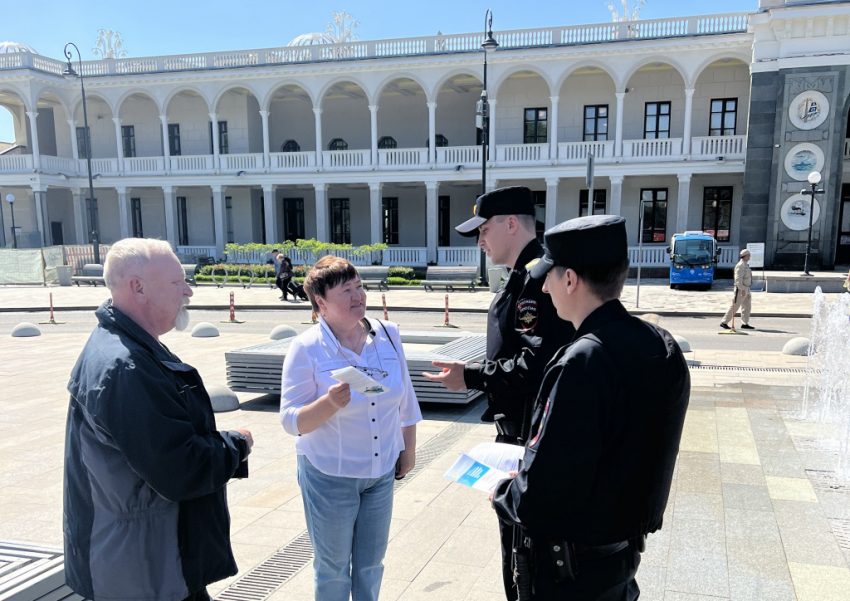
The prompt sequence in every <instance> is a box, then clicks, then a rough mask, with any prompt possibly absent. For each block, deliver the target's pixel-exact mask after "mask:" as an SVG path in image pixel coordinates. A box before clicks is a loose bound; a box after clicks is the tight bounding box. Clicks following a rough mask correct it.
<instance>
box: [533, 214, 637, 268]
mask: <svg viewBox="0 0 850 601" xmlns="http://www.w3.org/2000/svg"><path fill="white" fill-rule="evenodd" d="M544 241H545V245H546V254H545V255H544V256H543V258H541V259H540V260H539V261H538V262H537V263H536V264H535V265H534V266H533V267H532V268H531V269H530V270H529V274H530V275H531V277H533V278H535V279H540V278H542V277H543V276H545V275H546V274H547V273H548V272H549V270H550V269H552V267H554V266H555V265H560V266H562V267H571V268H572V269H577V270H578V269H586V268H594V267H602V268H604V267H616V266H618V265H620V264H622V262H623V261H624V260H626V259H628V257H629V248H628V245H627V243H626V220H625V219H624V218H623V217H620V216H619V215H590V216H588V217H578V218H576V219H570V220H569V221H564V222H563V223H559V224H558V225H556V226H555V227H553V228H551V229H548V230H546V233H545V234H544Z"/></svg>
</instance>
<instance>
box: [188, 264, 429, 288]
mask: <svg viewBox="0 0 850 601" xmlns="http://www.w3.org/2000/svg"><path fill="white" fill-rule="evenodd" d="M211 267H212V266H211ZM224 279H225V277H224V274H223V273H221V274H219V275H212V274H211V273H209V272H208V273H198V274H197V275H196V276H195V281H196V282H209V283H221V282H222V281H223V280H224ZM249 281H251V277H250V276H249V275H248V274H246V273H243V274H242V276H241V277H239V276H237V275H236V272H235V271H234V272H233V273H228V275H227V283H229V284H240V283H242V282H244V283H246V284H247V283H248V282H249ZM293 281H294V282H297V283H299V284H301V283H303V282H304V278H300V277H295V278H293ZM273 283H274V276H265V277H259V276H258V277H255V278H254V284H255V285H261V284H273ZM387 283H388V284H389V285H391V286H418V285H419V284H421V283H422V281H421V280H418V279H415V278H411V279H407V278H402V277H392V276H391V277H388V278H387Z"/></svg>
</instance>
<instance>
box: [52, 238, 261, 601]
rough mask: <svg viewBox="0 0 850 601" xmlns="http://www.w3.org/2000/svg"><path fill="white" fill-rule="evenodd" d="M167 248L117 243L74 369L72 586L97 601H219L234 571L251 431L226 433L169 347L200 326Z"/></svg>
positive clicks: (67, 518)
mask: <svg viewBox="0 0 850 601" xmlns="http://www.w3.org/2000/svg"><path fill="white" fill-rule="evenodd" d="M184 278H185V274H184V273H183V268H182V267H181V265H180V262H179V261H178V260H177V257H176V256H175V255H174V253H173V252H172V251H171V246H170V245H169V244H168V242H165V241H162V240H149V239H138V238H128V239H125V240H120V241H118V242H116V243H115V244H114V245H113V246H112V248H110V250H109V254H107V256H106V262H105V264H104V279H105V281H106V285H107V287H108V288H109V291H110V293H111V296H112V298H111V299H110V300H107V301H106V302H105V303H103V304H102V305H101V306H100V307H99V308H98V309H97V311H96V313H95V314H96V316H97V319H98V325H97V327H96V328H95V329H94V331H93V332H92V334H91V336H90V338H89V340H88V342H87V343H86V346H85V348H84V349H83V352H82V354H81V355H80V357H79V359H78V360H77V364H76V365H75V366H74V370H73V372H72V373H71V379H70V382H69V383H68V391H69V392H70V395H71V399H70V403H69V407H68V420H67V428H66V434H65V476H64V483H65V487H64V511H63V519H64V534H65V578H66V581H67V583H68V586H70V587H71V588H72V589H73V590H74V591H75V592H76V593H78V594H79V595H82V596H83V597H85V598H86V599H94V600H95V601H100V600H109V599H135V600H138V601H161V600H168V601H179V600H180V599H192V600H198V601H201V600H205V599H209V595H208V594H207V592H206V586H207V584H209V583H211V582H215V581H217V580H221V579H223V578H227V577H228V576H233V575H234V574H236V572H237V569H236V562H235V561H234V558H233V551H232V549H231V546H230V515H229V512H228V509H227V500H226V491H225V485H226V484H227V482H228V481H229V480H230V479H231V478H234V477H243V476H247V466H248V464H247V458H248V454H249V453H250V451H251V446H252V445H253V438H252V437H251V433H250V432H249V431H248V430H232V431H226V432H223V431H222V432H220V431H218V430H217V429H216V423H215V417H214V415H213V410H212V406H211V404H210V398H209V395H208V394H207V392H206V390H205V389H204V383H203V382H202V381H201V377H200V376H199V375H198V372H197V371H196V370H195V369H194V368H193V367H191V366H190V365H187V364H185V363H183V362H181V361H180V359H179V358H178V357H177V356H176V355H174V354H173V353H172V352H171V351H169V350H168V349H167V348H166V347H165V345H164V344H162V342H160V340H159V337H160V336H162V335H163V334H165V333H167V332H169V331H170V330H172V329H174V328H177V329H185V328H186V326H187V325H188V324H189V315H188V312H187V310H186V306H187V305H188V304H189V297H191V296H192V289H191V288H189V286H188V285H187V284H186V282H185V279H184Z"/></svg>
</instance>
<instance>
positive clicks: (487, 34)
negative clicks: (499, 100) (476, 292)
mask: <svg viewBox="0 0 850 601" xmlns="http://www.w3.org/2000/svg"><path fill="white" fill-rule="evenodd" d="M481 47H482V48H483V49H484V87H483V88H482V89H481V99H480V100H479V101H478V103H477V104H476V107H475V124H476V126H478V127H480V128H481V194H486V193H487V155H488V154H489V147H490V139H489V135H490V106H489V103H488V99H487V55H488V54H490V53H491V52H493V51H494V50H495V49H496V48H498V47H499V43H498V42H497V41H496V40H495V39H494V38H493V12H492V11H491V10H490V9H489V8H488V9H487V12H486V13H484V43H482V44H481ZM480 269H481V283H482V284H486V283H487V261H486V258H485V256H484V251H481V267H480Z"/></svg>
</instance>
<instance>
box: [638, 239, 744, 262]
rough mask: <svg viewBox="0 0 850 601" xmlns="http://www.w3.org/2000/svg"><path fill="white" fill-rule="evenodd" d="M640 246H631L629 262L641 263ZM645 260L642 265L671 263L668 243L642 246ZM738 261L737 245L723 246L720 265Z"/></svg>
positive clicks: (719, 260)
mask: <svg viewBox="0 0 850 601" xmlns="http://www.w3.org/2000/svg"><path fill="white" fill-rule="evenodd" d="M640 250H641V247H640V246H630V247H629V263H630V265H631V266H632V267H637V265H638V263H640V252H639V251H640ZM642 252H643V262H642V263H641V267H667V266H669V265H670V255H669V254H668V253H667V246H666V245H657V244H653V245H649V244H644V245H643V247H642ZM737 262H738V248H737V247H735V246H721V247H720V258H719V259H718V261H717V264H718V266H720V267H732V266H734V265H735V263H737Z"/></svg>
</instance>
